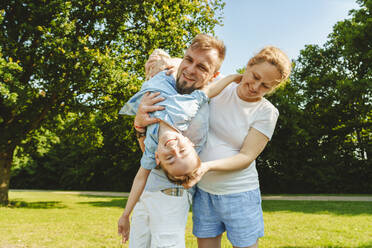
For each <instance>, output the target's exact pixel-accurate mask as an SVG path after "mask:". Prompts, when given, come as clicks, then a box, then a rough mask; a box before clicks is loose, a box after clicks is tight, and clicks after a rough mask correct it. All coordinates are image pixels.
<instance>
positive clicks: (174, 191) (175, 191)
mask: <svg viewBox="0 0 372 248" xmlns="http://www.w3.org/2000/svg"><path fill="white" fill-rule="evenodd" d="M183 191H184V190H183V189H181V188H168V189H162V190H161V192H162V193H164V194H166V195H170V196H183Z"/></svg>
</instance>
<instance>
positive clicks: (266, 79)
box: [237, 61, 281, 102]
mask: <svg viewBox="0 0 372 248" xmlns="http://www.w3.org/2000/svg"><path fill="white" fill-rule="evenodd" d="M280 80H281V75H280V73H279V71H278V69H277V68H276V67H275V66H274V65H272V64H270V63H268V62H266V61H265V62H262V63H259V64H255V65H252V66H249V65H248V66H247V69H246V71H245V72H244V74H243V78H242V80H241V82H240V84H239V86H238V91H237V93H238V96H239V98H240V99H242V100H243V101H247V102H256V101H259V100H260V99H261V98H262V97H263V96H264V95H266V94H267V93H268V92H270V91H271V90H273V88H274V87H275V86H276V85H277V84H278V83H279V82H280Z"/></svg>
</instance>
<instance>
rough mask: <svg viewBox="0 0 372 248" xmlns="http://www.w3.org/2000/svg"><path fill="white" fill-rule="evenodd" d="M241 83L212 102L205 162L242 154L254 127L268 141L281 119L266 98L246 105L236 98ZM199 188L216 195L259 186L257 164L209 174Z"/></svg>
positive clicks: (226, 89)
mask: <svg viewBox="0 0 372 248" xmlns="http://www.w3.org/2000/svg"><path fill="white" fill-rule="evenodd" d="M237 86H238V84H236V83H232V84H230V85H229V86H227V87H226V88H225V89H224V90H223V91H222V92H221V93H220V94H219V95H218V96H216V97H214V98H212V99H211V101H210V104H209V107H210V116H209V118H210V119H209V132H208V139H207V142H206V144H205V146H204V148H203V149H202V152H201V154H200V158H201V160H202V161H203V162H206V161H211V160H216V159H221V158H226V157H230V156H233V155H236V154H237V153H239V151H240V149H241V147H242V145H243V142H244V139H245V137H246V135H247V134H248V131H249V129H250V128H251V127H253V128H255V129H257V130H258V131H260V132H261V133H263V134H264V135H265V136H267V137H268V138H269V139H270V138H271V136H272V134H273V132H274V129H275V124H276V121H277V119H278V116H279V112H278V110H277V109H276V108H275V107H274V105H272V104H271V103H270V102H269V101H268V100H267V99H265V98H262V99H261V100H260V101H258V102H246V101H243V100H241V99H240V98H239V96H238V95H237ZM198 187H199V188H201V189H202V190H204V191H206V192H208V193H211V194H216V195H224V194H233V193H240V192H245V191H249V190H253V189H256V188H258V187H259V181H258V174H257V170H256V163H255V161H253V162H252V163H251V164H250V166H249V167H248V168H246V169H243V170H240V171H232V172H219V171H210V172H208V173H206V174H205V175H204V176H203V178H202V179H201V181H200V182H199V183H198Z"/></svg>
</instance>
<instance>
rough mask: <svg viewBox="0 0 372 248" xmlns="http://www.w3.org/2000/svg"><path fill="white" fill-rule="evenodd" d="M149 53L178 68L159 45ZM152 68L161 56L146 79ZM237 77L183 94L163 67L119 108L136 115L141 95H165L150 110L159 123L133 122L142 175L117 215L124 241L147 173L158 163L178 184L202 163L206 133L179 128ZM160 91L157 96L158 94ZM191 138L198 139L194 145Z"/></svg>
mask: <svg viewBox="0 0 372 248" xmlns="http://www.w3.org/2000/svg"><path fill="white" fill-rule="evenodd" d="M151 56H160V57H164V58H166V59H167V63H166V64H167V65H169V61H171V63H173V65H174V67H176V68H174V70H175V71H177V67H178V65H179V63H180V59H172V58H170V57H169V55H168V54H166V53H165V52H164V51H162V50H160V49H157V50H155V51H154V53H153V54H152V55H151ZM151 56H150V60H149V61H151ZM154 68H162V69H164V68H165V62H164V60H162V59H157V61H156V62H154V63H153V64H152V65H151V66H149V67H147V68H146V74H147V75H146V79H148V78H150V77H151V76H153V75H151V71H152V69H154ZM156 70H157V71H159V70H158V69H155V70H153V71H156ZM240 79H241V75H240V74H235V75H230V76H227V77H225V78H223V79H221V80H219V81H216V82H213V83H210V84H209V85H207V86H205V87H203V88H202V89H201V90H195V91H193V92H192V93H191V94H184V95H182V94H179V93H178V92H177V90H176V87H175V80H174V78H173V76H168V75H167V74H166V72H165V71H163V72H160V73H158V74H157V75H155V76H154V77H152V78H151V79H150V80H148V81H146V82H145V83H144V84H143V85H142V88H141V90H140V91H139V92H138V93H136V94H135V95H134V96H133V97H131V98H130V100H129V101H128V102H127V103H126V104H125V105H124V107H123V108H122V109H121V110H120V112H119V113H120V114H127V115H135V114H136V113H137V110H138V107H139V105H140V103H141V100H142V99H143V101H149V102H155V103H156V102H159V101H161V100H163V99H164V101H162V102H161V105H162V106H164V109H163V110H160V111H156V112H154V113H153V117H155V118H157V119H158V120H159V122H158V123H154V124H152V125H150V126H148V127H147V129H146V128H142V127H140V126H138V125H136V121H135V129H136V130H137V131H136V132H137V134H139V136H145V140H144V142H143V145H141V149H142V150H143V151H144V153H143V156H142V158H141V167H140V169H139V171H138V173H137V175H139V174H141V175H142V177H141V179H139V177H138V176H136V177H135V179H134V181H133V186H132V189H131V192H130V197H129V199H128V202H127V205H126V208H125V210H124V213H123V215H122V216H121V218H120V219H119V225H118V232H119V233H120V234H122V235H123V241H124V242H125V241H126V240H127V239H128V233H129V226H130V225H129V219H128V217H127V216H129V215H130V213H131V211H132V210H133V208H134V206H135V204H136V202H137V201H138V199H139V197H140V195H141V194H142V192H143V189H144V187H145V184H146V181H147V177H148V175H149V173H150V171H151V170H152V169H155V168H157V167H161V168H162V169H163V171H164V172H165V175H166V176H167V177H168V179H169V180H170V181H171V182H174V183H176V184H179V185H182V184H185V183H187V182H188V181H189V180H190V179H193V178H194V177H195V176H196V175H195V173H196V172H197V170H198V168H199V167H200V166H201V162H200V159H199V156H198V153H199V152H200V151H201V148H202V146H203V144H204V143H205V141H206V137H205V136H204V137H203V139H202V140H197V141H194V140H190V139H189V138H188V137H186V136H184V135H183V134H182V132H184V131H186V130H187V129H188V127H189V124H190V121H191V120H192V119H193V118H194V117H195V115H196V114H197V113H198V111H199V110H200V108H201V107H202V106H203V105H204V104H206V103H207V102H208V100H209V98H212V97H214V96H216V95H218V94H219V93H220V92H221V91H222V90H223V89H224V88H225V87H226V86H227V85H228V84H229V83H231V82H234V81H235V82H239V81H240ZM153 92H158V93H153ZM159 95H160V97H158V96H159ZM207 127H208V123H206V127H204V129H205V128H207ZM204 131H205V132H206V131H207V130H204ZM137 137H138V136H137ZM193 141H194V142H196V143H197V145H196V146H195V145H194V143H193ZM140 143H141V142H140ZM143 175H144V176H143ZM125 234H127V235H125Z"/></svg>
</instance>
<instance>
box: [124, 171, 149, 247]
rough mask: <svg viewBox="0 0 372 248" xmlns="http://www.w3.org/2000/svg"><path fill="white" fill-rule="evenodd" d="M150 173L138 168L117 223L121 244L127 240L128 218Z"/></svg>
mask: <svg viewBox="0 0 372 248" xmlns="http://www.w3.org/2000/svg"><path fill="white" fill-rule="evenodd" d="M150 172H151V170H146V169H144V168H143V167H140V168H139V169H138V172H137V174H136V177H135V178H134V181H133V185H132V189H131V190H130V193H129V197H128V201H127V204H126V206H125V210H124V212H123V214H122V215H121V217H120V218H119V221H118V234H119V235H121V236H122V241H123V243H125V242H126V241H127V240H128V239H129V230H130V223H129V216H130V214H131V213H132V211H133V208H134V206H135V205H136V203H137V202H138V199H139V198H140V196H141V194H142V192H143V190H144V188H145V185H146V182H147V178H148V176H149V174H150Z"/></svg>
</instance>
